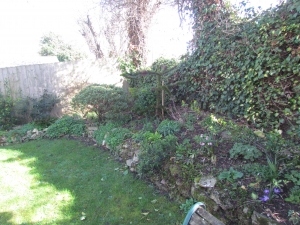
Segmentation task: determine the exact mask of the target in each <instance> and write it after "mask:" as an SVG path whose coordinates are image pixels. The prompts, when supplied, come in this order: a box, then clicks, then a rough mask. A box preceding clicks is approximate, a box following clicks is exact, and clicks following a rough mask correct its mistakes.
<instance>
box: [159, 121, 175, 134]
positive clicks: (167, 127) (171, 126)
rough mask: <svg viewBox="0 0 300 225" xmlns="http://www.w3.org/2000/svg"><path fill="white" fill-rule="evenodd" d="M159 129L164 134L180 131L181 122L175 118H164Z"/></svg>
mask: <svg viewBox="0 0 300 225" xmlns="http://www.w3.org/2000/svg"><path fill="white" fill-rule="evenodd" d="M157 131H158V132H159V133H161V134H162V135H164V136H167V135H170V134H175V133H177V132H179V131H180V124H179V122H177V121H174V120H168V119H166V120H163V121H162V122H161V123H160V124H159V125H158V127H157Z"/></svg>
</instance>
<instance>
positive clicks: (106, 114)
mask: <svg viewBox="0 0 300 225" xmlns="http://www.w3.org/2000/svg"><path fill="white" fill-rule="evenodd" d="M128 101H129V100H128V96H127V93H126V91H125V90H124V89H122V88H120V87H116V86H114V85H107V84H92V85H90V86H87V87H85V88H84V89H82V90H81V91H80V92H79V93H78V94H77V95H76V96H75V97H74V98H73V99H72V106H73V108H74V109H77V110H78V109H79V110H81V111H82V112H83V113H84V114H85V115H87V113H89V112H94V113H96V114H97V116H98V120H99V121H103V120H104V119H113V120H116V119H120V120H122V119H125V116H126V114H125V112H126V110H127V109H128Z"/></svg>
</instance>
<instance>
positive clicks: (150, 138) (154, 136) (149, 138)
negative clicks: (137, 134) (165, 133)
mask: <svg viewBox="0 0 300 225" xmlns="http://www.w3.org/2000/svg"><path fill="white" fill-rule="evenodd" d="M161 138H162V135H161V134H160V133H158V132H155V133H152V132H150V131H146V132H145V133H143V139H144V141H146V142H149V143H151V142H156V141H158V140H160V139H161Z"/></svg>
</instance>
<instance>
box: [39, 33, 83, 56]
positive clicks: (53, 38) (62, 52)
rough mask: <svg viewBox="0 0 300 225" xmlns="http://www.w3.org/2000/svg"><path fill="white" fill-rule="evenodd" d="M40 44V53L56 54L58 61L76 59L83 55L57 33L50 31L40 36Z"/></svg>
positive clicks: (45, 54)
mask: <svg viewBox="0 0 300 225" xmlns="http://www.w3.org/2000/svg"><path fill="white" fill-rule="evenodd" d="M40 44H41V50H40V52H39V54H40V55H42V56H56V57H57V59H58V61H60V62H65V61H76V60H80V59H82V58H84V57H85V56H84V54H82V53H81V52H79V51H78V50H77V49H76V48H75V47H74V46H72V45H70V44H68V43H66V42H65V41H63V40H62V38H61V37H60V36H59V35H56V34H55V33H52V32H49V33H48V34H45V35H44V36H42V38H41V40H40Z"/></svg>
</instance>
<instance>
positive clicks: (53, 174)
mask: <svg viewBox="0 0 300 225" xmlns="http://www.w3.org/2000/svg"><path fill="white" fill-rule="evenodd" d="M0 186H1V188H0V224H1V225H6V224H23V225H25V224H26V225H29V224H57V225H63V224H68V225H70V224H88V225H93V224H95V225H96V224H103V225H112V224H116V225H122V224H126V225H127V224H137V225H139V224H155V225H162V224H164V225H165V224H180V223H181V222H182V221H183V219H184V216H185V215H183V214H182V213H181V212H180V211H179V205H178V204H176V203H174V202H171V201H170V200H168V199H167V198H165V197H163V196H161V195H159V194H157V193H156V192H155V190H154V189H153V188H152V187H150V186H148V185H147V184H145V183H144V182H142V181H140V180H137V179H135V178H133V176H132V174H130V173H128V171H127V170H126V168H125V167H124V166H123V164H119V163H117V162H115V161H114V160H113V159H112V158H111V156H110V154H109V153H106V152H103V151H102V150H100V149H98V148H94V147H87V146H84V145H82V144H81V143H79V142H76V141H70V140H65V139H62V140H39V141H32V142H27V143H24V144H18V145H11V146H5V147H0Z"/></svg>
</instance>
